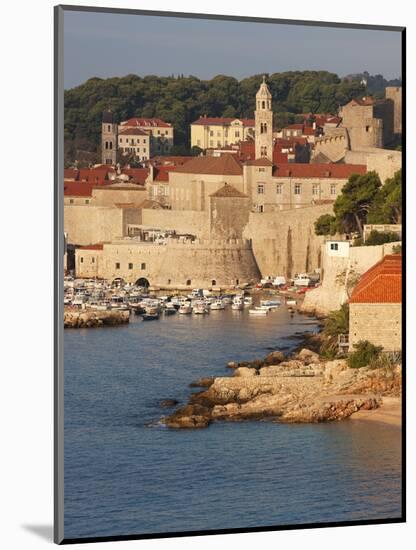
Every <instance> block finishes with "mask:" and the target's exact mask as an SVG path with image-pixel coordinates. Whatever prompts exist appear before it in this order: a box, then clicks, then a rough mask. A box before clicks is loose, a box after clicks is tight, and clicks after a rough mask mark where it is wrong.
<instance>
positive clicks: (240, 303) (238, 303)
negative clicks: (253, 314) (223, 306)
mask: <svg viewBox="0 0 416 550" xmlns="http://www.w3.org/2000/svg"><path fill="white" fill-rule="evenodd" d="M231 309H233V310H234V311H236V310H237V311H241V310H242V309H244V299H243V297H242V296H236V297H235V298H234V300H233V303H232V304H231Z"/></svg>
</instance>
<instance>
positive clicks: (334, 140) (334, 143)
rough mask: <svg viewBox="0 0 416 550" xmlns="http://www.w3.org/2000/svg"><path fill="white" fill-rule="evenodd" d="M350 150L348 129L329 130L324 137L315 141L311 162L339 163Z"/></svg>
mask: <svg viewBox="0 0 416 550" xmlns="http://www.w3.org/2000/svg"><path fill="white" fill-rule="evenodd" d="M349 149H350V143H349V139H348V132H347V130H346V128H329V129H328V130H327V131H326V132H325V136H324V137H321V138H317V139H316V140H315V146H314V149H313V154H312V158H311V162H312V163H316V162H318V163H322V162H339V161H340V160H342V159H343V158H344V157H345V154H346V152H347V151H348V150H349Z"/></svg>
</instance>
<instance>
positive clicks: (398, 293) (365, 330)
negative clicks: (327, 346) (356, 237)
mask: <svg viewBox="0 0 416 550" xmlns="http://www.w3.org/2000/svg"><path fill="white" fill-rule="evenodd" d="M360 340H368V341H369V342H371V343H372V344H374V345H376V346H382V347H383V349H384V350H385V351H400V350H401V349H402V257H401V255H399V254H395V255H388V256H385V257H384V258H383V259H382V260H381V261H380V262H378V263H376V264H375V265H374V266H373V267H371V268H370V269H369V270H368V271H366V273H364V275H363V276H362V277H361V279H360V281H359V283H358V284H357V286H356V287H355V288H354V290H353V293H352V295H351V298H350V327H349V343H350V351H353V350H354V344H357V343H358V342H359V341H360Z"/></svg>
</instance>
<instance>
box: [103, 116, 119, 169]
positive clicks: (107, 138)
mask: <svg viewBox="0 0 416 550" xmlns="http://www.w3.org/2000/svg"><path fill="white" fill-rule="evenodd" d="M116 158H117V124H115V122H114V119H113V113H112V112H111V111H104V112H103V118H102V122H101V162H102V164H113V165H114V164H116Z"/></svg>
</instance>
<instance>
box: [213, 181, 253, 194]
mask: <svg viewBox="0 0 416 550" xmlns="http://www.w3.org/2000/svg"><path fill="white" fill-rule="evenodd" d="M210 197H227V198H228V197H233V198H247V195H245V194H244V193H241V191H239V190H238V189H236V188H235V187H233V186H232V185H228V184H227V183H226V184H225V185H224V186H223V187H221V189H218V191H215V193H211V195H210Z"/></svg>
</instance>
